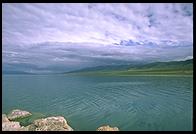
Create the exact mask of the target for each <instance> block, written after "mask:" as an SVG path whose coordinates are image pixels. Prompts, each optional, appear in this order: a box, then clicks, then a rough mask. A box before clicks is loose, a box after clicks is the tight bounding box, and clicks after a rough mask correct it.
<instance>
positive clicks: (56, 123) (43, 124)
mask: <svg viewBox="0 0 196 134" xmlns="http://www.w3.org/2000/svg"><path fill="white" fill-rule="evenodd" d="M28 129H31V130H33V129H35V131H73V129H72V128H71V127H70V126H69V125H68V124H67V121H66V120H65V118H64V117H62V116H56V117H47V118H44V119H38V120H35V121H34V123H33V125H30V126H28Z"/></svg>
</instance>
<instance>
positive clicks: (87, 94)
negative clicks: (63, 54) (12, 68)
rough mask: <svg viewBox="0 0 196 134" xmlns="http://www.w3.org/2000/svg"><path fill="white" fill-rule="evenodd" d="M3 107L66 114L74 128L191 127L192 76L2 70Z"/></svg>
mask: <svg viewBox="0 0 196 134" xmlns="http://www.w3.org/2000/svg"><path fill="white" fill-rule="evenodd" d="M2 84H3V91H2V93H3V94H2V95H3V96H2V97H3V99H2V112H3V113H7V112H9V111H11V110H12V109H15V108H19V109H24V110H27V111H30V112H36V113H42V114H43V115H46V116H50V115H52V116H54V115H62V116H64V117H65V118H66V119H67V121H68V123H69V124H70V126H71V127H72V128H73V129H74V130H96V128H98V127H99V126H101V125H104V124H109V125H110V126H117V127H118V128H119V129H120V130H131V131H132V130H140V131H143V130H144V131H146V130H152V131H153V130H160V131H164V130H192V113H193V112H192V111H193V109H192V101H193V77H183V76H182V77H171V76H168V77H165V76H164V77H161V76H160V77H159V76H154V77H153V76H132V77H116V76H115V77H114V76H113V77H101V76H97V77H96V76H69V75H3V83H2Z"/></svg>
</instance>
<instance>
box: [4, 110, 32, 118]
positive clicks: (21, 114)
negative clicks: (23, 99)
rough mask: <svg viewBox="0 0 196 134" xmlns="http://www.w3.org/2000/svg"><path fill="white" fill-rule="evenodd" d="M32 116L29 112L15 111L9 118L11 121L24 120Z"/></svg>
mask: <svg viewBox="0 0 196 134" xmlns="http://www.w3.org/2000/svg"><path fill="white" fill-rule="evenodd" d="M30 115H32V114H31V113H30V112H28V111H23V110H19V109H15V110H12V111H11V113H9V114H8V116H7V117H8V119H9V120H15V119H17V118H24V117H28V116H30Z"/></svg>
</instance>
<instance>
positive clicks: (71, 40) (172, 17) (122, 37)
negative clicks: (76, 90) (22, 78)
mask: <svg viewBox="0 0 196 134" xmlns="http://www.w3.org/2000/svg"><path fill="white" fill-rule="evenodd" d="M2 45H3V46H2V48H3V49H2V53H3V59H2V60H3V70H8V71H13V70H14V71H25V72H32V73H52V72H63V71H71V70H77V69H81V68H85V67H92V66H100V65H119V64H131V63H133V62H156V61H172V60H186V59H190V58H193V4H191V3H167V4H165V3H154V4H153V3H150V4H148V3H142V4H140V3H108V4H106V3H96V4H95V3H90V4H88V3H64V4H63V3H37V4H36V3H22V4H21V3H9V4H8V3H3V4H2Z"/></svg>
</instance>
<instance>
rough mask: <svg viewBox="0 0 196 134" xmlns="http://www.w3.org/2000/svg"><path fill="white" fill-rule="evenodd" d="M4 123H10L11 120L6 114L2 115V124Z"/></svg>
mask: <svg viewBox="0 0 196 134" xmlns="http://www.w3.org/2000/svg"><path fill="white" fill-rule="evenodd" d="M3 122H9V120H8V118H7V116H6V115H5V114H2V123H3Z"/></svg>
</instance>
